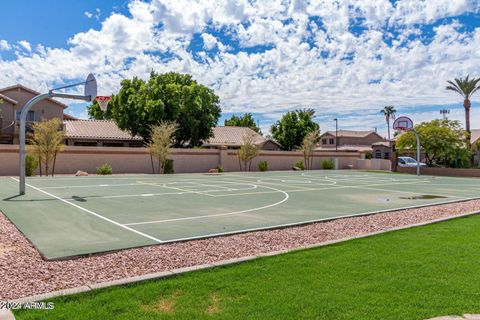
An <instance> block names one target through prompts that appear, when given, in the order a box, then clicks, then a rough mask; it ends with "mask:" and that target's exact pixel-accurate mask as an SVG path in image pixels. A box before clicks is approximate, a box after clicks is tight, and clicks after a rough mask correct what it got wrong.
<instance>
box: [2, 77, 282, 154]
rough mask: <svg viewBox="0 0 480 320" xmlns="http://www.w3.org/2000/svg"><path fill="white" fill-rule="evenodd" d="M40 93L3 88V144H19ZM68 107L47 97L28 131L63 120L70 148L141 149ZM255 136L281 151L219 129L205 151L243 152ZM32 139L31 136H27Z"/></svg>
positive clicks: (137, 141) (138, 142) (240, 130)
mask: <svg viewBox="0 0 480 320" xmlns="http://www.w3.org/2000/svg"><path fill="white" fill-rule="evenodd" d="M38 94H39V92H37V91H35V90H32V89H30V88H27V87H25V86H23V85H21V84H17V85H14V86H10V87H6V88H2V89H0V99H1V101H2V104H0V143H4V144H18V136H19V134H18V132H19V124H18V121H17V120H18V115H19V112H20V110H21V108H22V107H23V106H24V105H25V104H26V103H27V102H28V100H30V99H31V98H33V97H34V96H36V95H38ZM66 108H67V105H65V104H63V103H61V102H60V101H57V100H55V99H51V98H47V99H45V100H44V101H41V102H39V103H38V104H36V105H34V106H33V107H32V109H31V111H29V114H28V117H27V132H30V133H31V124H32V123H33V122H35V121H41V120H50V119H53V118H59V119H62V120H63V127H62V129H63V130H64V131H65V144H66V145H69V146H102V147H141V146H143V139H142V138H141V137H139V136H132V135H131V134H129V133H128V132H126V131H123V130H121V129H120V128H119V127H118V126H117V125H116V124H115V122H113V121H110V120H83V119H77V118H75V117H73V116H71V115H68V114H66V113H65V112H64V111H65V109H66ZM248 134H252V135H253V136H254V141H255V144H257V145H258V147H259V148H260V149H262V150H280V149H281V146H280V145H279V144H278V143H277V142H275V141H273V140H270V139H266V138H264V137H263V136H262V135H260V134H258V133H256V132H255V131H253V130H252V129H250V128H244V127H232V126H218V127H214V128H213V137H211V138H210V139H208V140H207V141H206V142H205V144H204V145H203V147H205V148H219V149H220V148H226V149H239V148H240V147H241V145H242V144H243V139H244V137H245V136H246V135H248ZM27 138H28V135H27Z"/></svg>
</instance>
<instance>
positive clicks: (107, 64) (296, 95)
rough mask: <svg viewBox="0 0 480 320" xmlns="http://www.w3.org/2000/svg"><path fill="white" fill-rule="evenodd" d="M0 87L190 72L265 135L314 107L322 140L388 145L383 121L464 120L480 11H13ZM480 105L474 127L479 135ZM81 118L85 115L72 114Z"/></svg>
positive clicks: (230, 1)
mask: <svg viewBox="0 0 480 320" xmlns="http://www.w3.org/2000/svg"><path fill="white" fill-rule="evenodd" d="M2 12H3V13H4V15H3V16H4V18H3V19H2V28H0V86H7V85H11V84H14V83H18V82H20V83H23V84H25V85H28V86H31V87H33V88H35V89H37V90H39V91H42V90H46V89H47V88H49V87H52V86H55V85H59V84H63V83H68V82H71V81H77V80H79V79H82V78H83V77H84V76H85V75H86V74H88V73H89V72H94V73H95V74H96V76H97V78H98V80H99V91H100V94H110V93H112V92H116V91H117V90H118V88H119V85H120V81H121V80H122V79H124V78H131V77H133V76H139V77H141V78H147V77H148V74H149V72H150V70H152V69H153V70H156V71H158V72H167V71H177V72H184V73H190V74H192V75H193V76H194V78H195V79H197V80H198V81H199V82H201V83H203V84H205V85H207V86H209V87H211V88H213V89H214V90H215V92H216V93H217V94H218V95H219V96H220V99H221V105H222V110H223V111H224V114H223V116H222V119H221V120H220V124H223V120H224V119H225V117H229V116H231V115H232V114H236V115H241V114H242V113H244V112H252V113H253V114H254V116H255V118H256V119H257V120H258V122H259V123H260V126H261V128H262V131H263V132H264V133H268V128H269V127H270V125H271V124H272V123H273V122H275V121H276V120H278V119H279V118H280V117H281V115H282V114H283V113H284V112H287V111H289V110H294V109H296V108H305V107H308V108H314V109H315V110H316V114H317V117H316V120H317V121H318V122H319V123H320V126H321V130H322V131H325V130H329V129H332V128H333V127H334V123H333V121H332V119H333V118H336V117H338V118H339V119H340V122H339V125H340V127H341V128H344V129H373V128H377V130H378V131H379V132H380V133H382V134H384V133H385V132H386V126H385V123H384V122H385V121H384V118H383V117H382V116H381V114H380V113H379V110H380V109H381V108H382V106H384V105H394V106H395V107H396V108H397V110H398V111H399V114H407V115H410V116H411V117H412V118H413V119H414V120H415V121H417V122H419V121H426V120H429V119H432V118H437V117H440V114H439V110H440V109H442V108H448V109H451V114H450V118H452V119H458V120H462V121H463V108H462V101H461V98H460V97H459V96H455V95H454V94H453V93H451V92H447V91H446V90H445V89H444V87H445V83H446V80H448V79H452V78H454V77H460V76H465V75H467V74H470V75H471V76H477V77H479V76H480V0H456V1H451V0H436V1H418V0H398V1H389V0H376V1H369V0H358V1H354V2H352V1H348V2H347V1H340V0H316V1H307V0H292V1H282V0H262V1H253V0H223V1H219V0H217V1H214V0H212V1H203V0H198V1H190V0H177V1H167V0H152V1H140V0H136V1H128V0H116V1H93V0H85V1H57V0H48V1H32V0H28V1H21V0H18V1H4V2H3V3H2ZM478 101H480V93H478V95H477V96H474V97H473V109H472V126H473V127H477V128H480V110H479V109H480V104H479V103H478ZM64 102H66V103H68V104H69V105H70V107H69V108H68V112H69V113H71V114H74V115H76V116H80V117H86V113H85V104H79V103H75V102H71V101H64Z"/></svg>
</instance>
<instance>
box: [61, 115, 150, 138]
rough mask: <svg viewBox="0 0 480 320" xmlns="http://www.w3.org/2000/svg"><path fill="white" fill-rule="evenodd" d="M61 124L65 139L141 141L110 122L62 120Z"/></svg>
mask: <svg viewBox="0 0 480 320" xmlns="http://www.w3.org/2000/svg"><path fill="white" fill-rule="evenodd" d="M63 123H64V125H65V137H66V138H67V139H68V138H83V139H92V140H101V139H104V140H136V141H141V140H142V138H141V137H139V136H132V135H131V134H130V133H128V132H127V131H123V130H121V129H120V128H119V127H117V125H116V124H115V122H113V121H110V120H64V121H63Z"/></svg>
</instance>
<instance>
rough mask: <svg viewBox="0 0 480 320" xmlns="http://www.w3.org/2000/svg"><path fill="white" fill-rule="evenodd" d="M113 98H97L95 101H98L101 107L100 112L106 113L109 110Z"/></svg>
mask: <svg viewBox="0 0 480 320" xmlns="http://www.w3.org/2000/svg"><path fill="white" fill-rule="evenodd" d="M110 99H112V97H110V96H97V97H96V98H95V101H97V103H98V105H99V106H100V110H102V111H103V112H105V111H106V110H107V106H108V102H110Z"/></svg>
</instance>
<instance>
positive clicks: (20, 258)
mask: <svg viewBox="0 0 480 320" xmlns="http://www.w3.org/2000/svg"><path fill="white" fill-rule="evenodd" d="M474 211H480V200H471V201H465V202H459V203H451V204H444V205H439V206H429V207H423V208H416V209H408V210H401V211H394V212H387V213H379V214H374V215H369V216H359V217H350V218H341V219H337V220H331V221H325V222H318V223H313V224H308V225H303V226H298V227H290V228H285V229H275V230H266V231H256V232H250V233H244V234H236V235H231V236H223V237H216V238H209V239H202V240H192V241H188V242H180V243H170V244H164V245H156V246H150V247H143V248H136V249H128V250H122V251H118V252H113V253H107V254H99V255H94V256H91V257H84V258H77V259H71V260H62V261H45V260H43V259H42V257H41V256H40V254H39V253H38V252H37V251H36V249H35V248H34V247H33V246H32V245H31V244H30V243H29V242H28V241H27V240H26V239H25V237H23V235H22V234H21V233H20V232H19V231H18V230H17V229H16V228H15V226H14V225H13V224H12V223H10V221H9V220H8V219H7V218H6V217H5V216H4V215H3V214H1V213H0V278H1V279H2V281H1V282H0V300H2V299H17V298H21V297H25V296H31V295H36V294H41V293H46V292H50V291H56V290H61V289H67V288H74V287H79V286H84V285H90V284H94V283H100V282H105V281H110V280H116V279H121V278H125V277H133V276H139V275H144V274H148V273H153V272H161V271H166V270H171V269H177V268H182V267H190V266H195V265H200V264H206V263H215V262H218V261H222V260H227V259H233V258H239V257H244V256H252V255H258V254H262V253H268V252H272V251H279V250H285V249H292V248H299V247H303V246H307V245H313V244H321V243H323V242H327V241H333V240H339V239H344V238H350V237H354V236H361V235H366V234H370V233H375V232H380V231H384V230H389V229H394V228H399V227H402V226H408V225H412V224H418V223H422V222H428V221H432V220H436V219H441V218H446V217H451V216H456V215H461V214H465V213H468V212H474Z"/></svg>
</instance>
